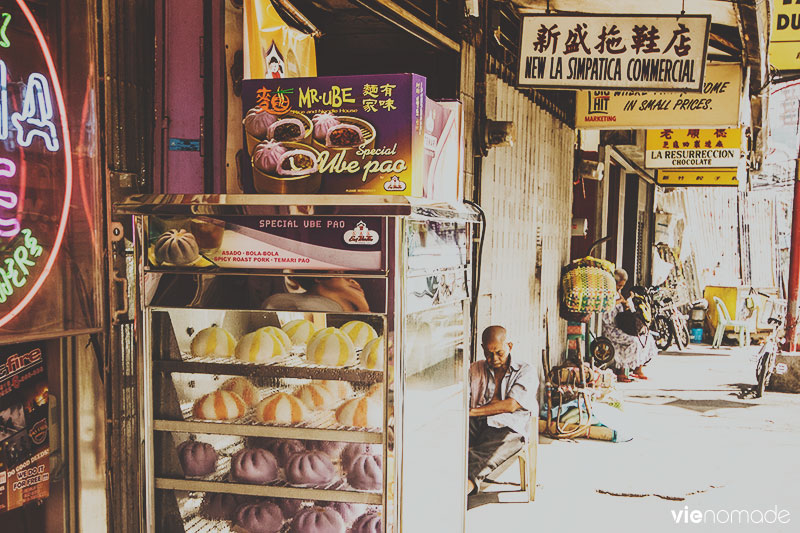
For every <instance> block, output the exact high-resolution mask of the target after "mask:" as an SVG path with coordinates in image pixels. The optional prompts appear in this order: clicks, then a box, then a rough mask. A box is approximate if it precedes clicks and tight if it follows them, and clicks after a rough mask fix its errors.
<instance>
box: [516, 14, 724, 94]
mask: <svg viewBox="0 0 800 533" xmlns="http://www.w3.org/2000/svg"><path fill="white" fill-rule="evenodd" d="M710 23H711V16H710V15H691V16H690V15H683V16H677V15H656V16H638V15H586V14H582V15H570V16H562V15H526V16H524V17H523V18H522V32H521V42H520V63H519V71H518V73H519V77H518V85H520V86H526V87H563V88H570V89H576V88H583V89H589V88H592V89H651V90H652V89H658V90H662V91H700V90H701V89H702V83H703V71H704V69H705V63H706V49H707V47H708V31H709V25H710Z"/></svg>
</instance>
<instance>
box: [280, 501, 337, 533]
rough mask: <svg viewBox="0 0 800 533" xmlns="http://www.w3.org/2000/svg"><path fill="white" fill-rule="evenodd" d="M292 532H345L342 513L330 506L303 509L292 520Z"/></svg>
mask: <svg viewBox="0 0 800 533" xmlns="http://www.w3.org/2000/svg"><path fill="white" fill-rule="evenodd" d="M290 531H291V532H292V533H344V531H345V525H344V520H343V519H342V517H341V515H339V513H337V512H336V511H334V510H333V509H331V508H330V507H309V508H307V509H303V510H302V511H300V512H299V513H297V516H295V517H294V520H292V527H291V529H290Z"/></svg>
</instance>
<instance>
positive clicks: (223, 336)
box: [192, 326, 236, 357]
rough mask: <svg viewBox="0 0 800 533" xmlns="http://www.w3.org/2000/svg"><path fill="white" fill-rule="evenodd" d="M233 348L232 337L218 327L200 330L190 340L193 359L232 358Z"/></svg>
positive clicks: (234, 346)
mask: <svg viewBox="0 0 800 533" xmlns="http://www.w3.org/2000/svg"><path fill="white" fill-rule="evenodd" d="M235 348H236V341H235V340H234V338H233V335H231V334H230V333H228V330H226V329H224V328H221V327H218V326H211V327H210V328H206V329H203V330H200V331H199V332H198V333H197V335H195V336H194V338H192V355H193V356H195V357H233V353H234V350H235Z"/></svg>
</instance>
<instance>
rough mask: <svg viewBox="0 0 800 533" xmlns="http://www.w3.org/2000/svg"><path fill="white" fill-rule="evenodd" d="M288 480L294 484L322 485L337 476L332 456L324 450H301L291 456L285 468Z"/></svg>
mask: <svg viewBox="0 0 800 533" xmlns="http://www.w3.org/2000/svg"><path fill="white" fill-rule="evenodd" d="M284 472H285V473H286V481H288V482H289V483H290V484H292V485H306V486H313V487H322V486H325V485H327V484H328V483H330V482H331V481H333V479H334V478H335V477H336V468H335V467H334V466H333V463H332V462H331V458H330V457H328V455H327V454H325V453H322V452H301V453H296V454H294V455H292V456H291V457H289V461H288V462H287V463H286V468H285V469H284Z"/></svg>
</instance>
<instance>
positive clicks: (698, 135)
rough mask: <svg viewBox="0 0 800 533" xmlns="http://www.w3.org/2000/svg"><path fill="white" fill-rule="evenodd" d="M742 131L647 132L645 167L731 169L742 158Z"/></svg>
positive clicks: (673, 130)
mask: <svg viewBox="0 0 800 533" xmlns="http://www.w3.org/2000/svg"><path fill="white" fill-rule="evenodd" d="M741 147H742V131H741V130H740V129H739V128H719V129H713V130H711V129H689V130H680V129H671V128H662V129H660V130H647V138H646V142H645V148H646V151H645V167H646V168H697V167H701V168H702V167H705V168H731V167H736V166H737V165H738V164H739V159H740V158H741V155H742V148H741Z"/></svg>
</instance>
